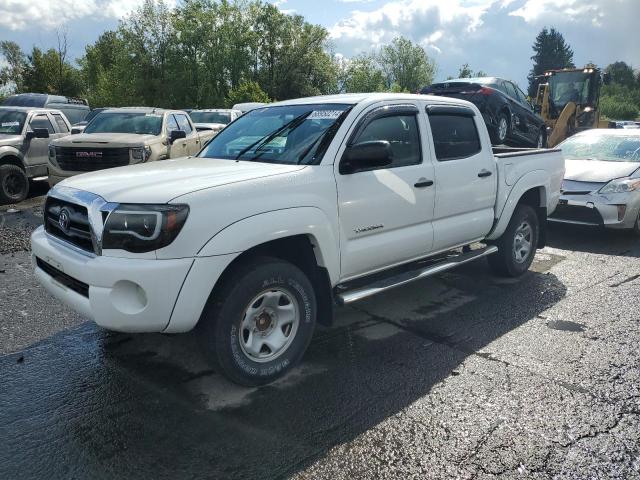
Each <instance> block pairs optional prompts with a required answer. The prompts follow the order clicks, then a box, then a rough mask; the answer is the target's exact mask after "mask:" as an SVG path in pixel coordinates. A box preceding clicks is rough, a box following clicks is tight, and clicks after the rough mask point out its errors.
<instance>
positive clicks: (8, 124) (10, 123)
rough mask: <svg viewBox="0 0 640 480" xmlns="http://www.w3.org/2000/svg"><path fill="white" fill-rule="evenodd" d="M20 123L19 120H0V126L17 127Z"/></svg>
mask: <svg viewBox="0 0 640 480" xmlns="http://www.w3.org/2000/svg"><path fill="white" fill-rule="evenodd" d="M19 125H20V122H2V123H0V126H2V127H17V126H19Z"/></svg>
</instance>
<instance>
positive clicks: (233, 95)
mask: <svg viewBox="0 0 640 480" xmlns="http://www.w3.org/2000/svg"><path fill="white" fill-rule="evenodd" d="M270 101H271V99H270V98H269V96H268V95H267V94H266V93H265V92H264V90H262V89H261V88H260V85H258V84H257V83H256V82H251V81H249V82H244V83H241V84H240V85H238V86H237V87H236V88H232V89H231V91H230V92H229V95H228V96H227V100H226V104H227V106H228V107H229V108H231V107H232V106H233V105H235V104H236V103H246V102H261V103H269V102H270Z"/></svg>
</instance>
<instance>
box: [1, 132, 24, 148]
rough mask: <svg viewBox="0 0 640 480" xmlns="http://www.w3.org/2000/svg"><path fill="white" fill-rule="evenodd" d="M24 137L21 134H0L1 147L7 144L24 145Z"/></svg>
mask: <svg viewBox="0 0 640 480" xmlns="http://www.w3.org/2000/svg"><path fill="white" fill-rule="evenodd" d="M22 142H23V137H22V136H21V135H5V134H0V147H4V146H7V145H14V146H17V145H22Z"/></svg>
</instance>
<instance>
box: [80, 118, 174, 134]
mask: <svg viewBox="0 0 640 480" xmlns="http://www.w3.org/2000/svg"><path fill="white" fill-rule="evenodd" d="M161 131H162V114H159V113H141V112H103V113H101V114H99V115H96V117H95V118H94V119H93V120H92V121H91V122H90V123H89V125H87V128H85V129H84V133H137V134H140V135H160V132H161Z"/></svg>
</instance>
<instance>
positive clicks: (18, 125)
mask: <svg viewBox="0 0 640 480" xmlns="http://www.w3.org/2000/svg"><path fill="white" fill-rule="evenodd" d="M26 118H27V114H26V113H25V112H19V111H16V110H0V135H20V134H21V133H22V127H23V126H24V121H25V119H26Z"/></svg>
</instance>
